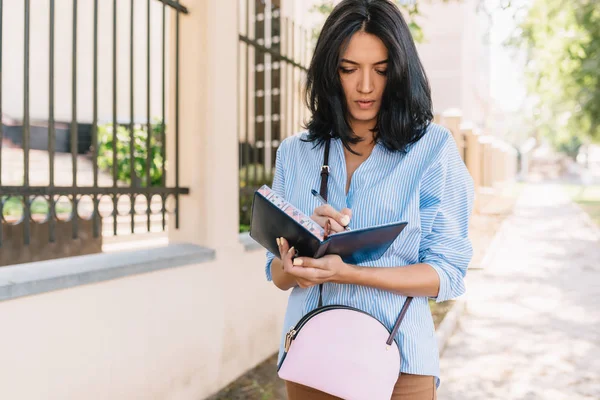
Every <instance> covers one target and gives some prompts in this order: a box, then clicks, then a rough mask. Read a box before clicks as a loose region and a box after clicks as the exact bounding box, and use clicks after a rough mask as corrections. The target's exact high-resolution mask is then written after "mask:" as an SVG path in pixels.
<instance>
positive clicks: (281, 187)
mask: <svg viewBox="0 0 600 400" xmlns="http://www.w3.org/2000/svg"><path fill="white" fill-rule="evenodd" d="M285 143H286V141H285V140H283V141H282V142H281V144H280V145H279V148H278V149H277V155H276V157H275V174H274V176H273V184H272V185H271V189H273V191H274V192H275V193H276V194H277V195H279V196H281V197H283V198H285V173H284V165H285V155H284V152H285V150H284V147H285ZM274 258H275V255H274V254H273V253H271V252H270V251H267V263H266V266H265V273H266V275H267V280H268V281H272V280H273V277H272V275H271V263H272V262H273V259H274Z"/></svg>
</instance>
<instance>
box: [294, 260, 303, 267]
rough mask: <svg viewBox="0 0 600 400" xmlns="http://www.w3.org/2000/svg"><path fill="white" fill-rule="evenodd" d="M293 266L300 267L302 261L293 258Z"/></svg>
mask: <svg viewBox="0 0 600 400" xmlns="http://www.w3.org/2000/svg"><path fill="white" fill-rule="evenodd" d="M294 265H302V259H301V258H294Z"/></svg>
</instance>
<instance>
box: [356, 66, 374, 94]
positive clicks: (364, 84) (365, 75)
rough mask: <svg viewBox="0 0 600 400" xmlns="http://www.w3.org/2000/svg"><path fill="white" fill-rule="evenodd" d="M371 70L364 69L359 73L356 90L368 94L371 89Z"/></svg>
mask: <svg viewBox="0 0 600 400" xmlns="http://www.w3.org/2000/svg"><path fill="white" fill-rule="evenodd" d="M371 72H372V71H369V70H368V69H364V70H363V71H362V73H361V74H360V79H359V81H358V92H359V93H364V94H368V93H371V92H372V91H373V89H374V88H373V77H372V76H371Z"/></svg>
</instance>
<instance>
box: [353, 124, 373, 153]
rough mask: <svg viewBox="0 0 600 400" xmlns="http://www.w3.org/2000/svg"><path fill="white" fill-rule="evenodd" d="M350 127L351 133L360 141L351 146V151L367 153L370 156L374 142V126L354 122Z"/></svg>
mask: <svg viewBox="0 0 600 400" xmlns="http://www.w3.org/2000/svg"><path fill="white" fill-rule="evenodd" d="M350 127H351V128H352V132H354V134H355V135H356V136H358V137H359V138H361V139H362V140H361V141H360V142H358V143H356V144H351V145H350V147H352V150H354V151H355V152H357V153H361V154H363V153H367V154H370V153H371V150H372V149H373V147H374V146H375V142H374V140H373V139H374V134H373V129H374V128H375V124H374V123H372V122H370V121H369V122H362V121H361V122H357V121H354V122H353V123H351V125H350Z"/></svg>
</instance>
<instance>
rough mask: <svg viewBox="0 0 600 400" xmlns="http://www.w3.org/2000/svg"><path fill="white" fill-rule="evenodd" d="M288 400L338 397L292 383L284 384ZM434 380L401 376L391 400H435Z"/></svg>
mask: <svg viewBox="0 0 600 400" xmlns="http://www.w3.org/2000/svg"><path fill="white" fill-rule="evenodd" d="M285 386H286V389H287V393H288V400H334V399H339V397H335V396H332V395H330V394H327V393H323V392H321V391H318V390H316V389H313V388H309V387H307V386H303V385H300V384H297V383H294V382H286V383H285ZM436 399H437V397H436V392H435V378H434V377H433V376H426V375H410V374H402V375H400V378H398V382H396V385H395V386H394V392H393V393H392V398H391V400H436Z"/></svg>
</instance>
